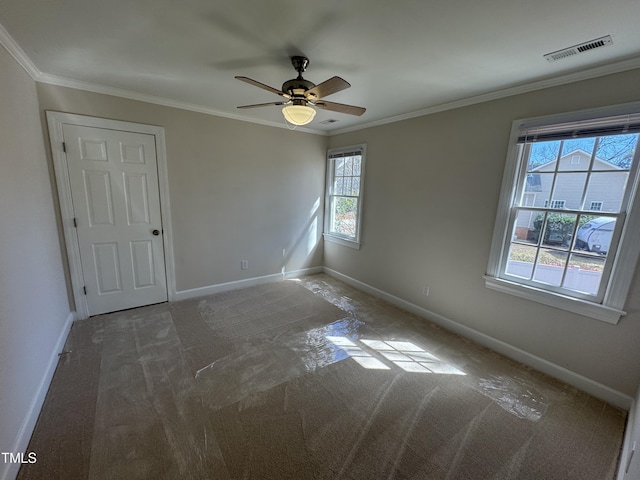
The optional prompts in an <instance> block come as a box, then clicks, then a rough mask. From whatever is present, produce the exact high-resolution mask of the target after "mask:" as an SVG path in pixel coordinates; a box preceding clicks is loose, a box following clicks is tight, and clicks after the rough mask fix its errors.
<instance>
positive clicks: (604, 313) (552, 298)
mask: <svg viewBox="0 0 640 480" xmlns="http://www.w3.org/2000/svg"><path fill="white" fill-rule="evenodd" d="M484 279H485V285H486V287H487V288H490V289H492V290H496V291H498V292H502V293H507V294H509V295H515V296H516V297H520V298H525V299H527V300H531V301H533V302H538V303H542V304H544V305H549V306H551V307H555V308H559V309H561V310H566V311H568V312H572V313H577V314H579V315H584V316H585V317H590V318H594V319H596V320H600V321H603V322H607V323H611V324H613V325H615V324H617V323H618V321H619V320H620V317H622V316H623V315H626V312H624V311H622V310H618V309H615V308H611V307H607V306H605V305H601V304H598V303H592V302H588V301H586V300H580V299H577V298H572V297H567V296H565V295H560V294H557V293H552V292H547V291H545V290H540V289H537V288H534V287H529V286H525V285H521V284H519V283H515V282H509V281H508V280H503V279H500V278H495V277H490V276H487V275H485V276H484Z"/></svg>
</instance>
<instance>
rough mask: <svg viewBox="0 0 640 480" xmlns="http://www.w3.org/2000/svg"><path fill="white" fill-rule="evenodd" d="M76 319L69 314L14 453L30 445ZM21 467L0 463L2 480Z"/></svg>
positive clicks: (21, 428) (22, 426)
mask: <svg viewBox="0 0 640 480" xmlns="http://www.w3.org/2000/svg"><path fill="white" fill-rule="evenodd" d="M74 319H75V312H71V313H69V316H68V317H67V319H66V321H65V323H64V326H63V327H62V330H61V331H60V335H59V336H58V340H57V341H56V344H55V346H54V348H53V351H52V353H51V356H50V358H49V363H48V365H47V369H46V370H45V372H44V375H43V376H42V380H40V385H38V390H37V393H36V395H35V396H34V397H33V399H32V400H31V404H30V405H29V408H28V409H27V413H26V415H25V417H24V419H23V420H22V425H21V426H20V430H19V431H18V435H16V440H15V442H14V444H13V449H12V450H11V452H13V453H19V452H22V453H26V451H27V448H28V447H29V441H30V440H31V435H32V434H33V430H34V428H35V426H36V422H37V421H38V416H39V415H40V410H42V405H43V403H44V399H45V397H46V396H47V392H48V391H49V385H50V384H51V379H52V378H53V374H54V373H55V371H56V367H57V366H58V354H59V353H60V352H61V351H62V349H63V348H64V344H65V343H66V341H67V337H68V336H69V331H70V330H71V325H72V324H73V320H74ZM19 469H20V464H19V463H4V462H2V463H0V480H11V479H14V478H16V476H17V475H18V470H19ZM2 470H4V471H2Z"/></svg>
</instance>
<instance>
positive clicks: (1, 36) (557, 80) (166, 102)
mask: <svg viewBox="0 0 640 480" xmlns="http://www.w3.org/2000/svg"><path fill="white" fill-rule="evenodd" d="M0 44H2V45H3V46H4V47H5V48H6V49H7V51H8V52H9V53H10V54H11V55H12V56H13V58H15V59H16V61H17V62H18V63H19V64H20V65H21V66H22V68H24V70H25V71H26V72H27V73H28V74H29V75H30V76H31V78H33V79H34V80H35V81H37V82H41V83H46V84H50V85H56V86H61V87H68V88H74V89H77V90H84V91H88V92H94V93H101V94H104V95H112V96H115V97H122V98H128V99H130V100H137V101H140V102H146V103H152V104H156V105H162V106H165V107H172V108H179V109H182V110H189V111H192V112H197V113H203V114H205V115H213V116H217V117H223V118H229V119H233V120H238V121H241V122H249V123H256V124H259V125H267V126H270V127H276V128H284V129H287V130H292V129H291V128H289V127H288V126H287V125H286V124H284V123H279V122H273V121H269V120H260V119H252V118H246V117H243V116H240V115H236V114H233V113H228V112H223V111H221V110H217V109H215V108H211V107H205V106H202V105H197V104H194V103H189V102H183V101H180V100H173V99H170V98H166V97H159V96H155V95H148V94H145V93H140V92H134V91H131V90H124V89H120V88H114V87H109V86H106V85H100V84H96V83H91V82H85V81H82V80H74V79H71V78H66V77H60V76H57V75H50V74H48V73H43V72H41V71H40V70H39V69H38V68H37V67H36V66H35V64H34V63H33V62H32V61H31V59H30V58H29V57H28V56H27V54H26V53H25V52H24V50H22V48H20V46H19V45H18V44H17V43H16V42H15V40H13V38H12V37H11V35H9V32H7V30H6V29H5V28H4V27H3V26H2V24H0ZM636 68H640V57H638V58H632V59H627V60H623V61H620V62H615V63H611V64H608V65H601V66H599V67H595V68H591V69H588V70H583V71H580V72H574V73H570V74H567V75H561V76H559V77H554V78H548V79H545V80H539V81H536V82H530V83H526V84H523V85H518V86H515V87H509V88H504V89H500V90H496V91H493V92H489V93H484V94H481V95H475V96H472V97H468V98H463V99H461V100H455V101H453V102H447V103H442V104H440V105H434V106H432V107H427V108H423V109H421V110H416V111H414V112H409V113H404V114H401V115H394V116H391V117H387V118H382V119H380V120H374V121H372V122H367V123H363V124H360V125H354V126H352V127H345V128H342V129H337V130H329V131H323V130H316V129H313V128H308V127H296V128H295V130H296V131H298V132H304V133H311V134H314V135H322V136H329V137H330V136H334V135H341V134H343V133H350V132H355V131H358V130H364V129H365V128H371V127H377V126H380V125H386V124H388V123H395V122H401V121H403V120H409V119H411V118H416V117H423V116H425V115H431V114H434V113H439V112H444V111H446V110H453V109H455V108H461V107H467V106H470V105H475V104H477V103H483V102H488V101H491V100H498V99H501V98H505V97H511V96H513V95H519V94H523V93H529V92H533V91H536V90H542V89H545V88H551V87H556V86H560V85H566V84H568V83H574V82H579V81H582V80H589V79H592V78H597V77H602V76H605V75H611V74H614V73H620V72H625V71H627V70H633V69H636Z"/></svg>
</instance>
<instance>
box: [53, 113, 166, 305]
mask: <svg viewBox="0 0 640 480" xmlns="http://www.w3.org/2000/svg"><path fill="white" fill-rule="evenodd" d="M63 134H64V140H65V144H66V145H67V164H68V168H69V182H70V185H71V197H72V200H73V208H74V212H75V215H76V223H77V229H76V232H77V236H78V243H79V247H80V259H81V262H82V273H83V276H84V281H85V284H86V290H87V303H88V307H89V315H97V314H99V313H106V312H111V311H117V310H122V309H125V308H132V307H137V306H142V305H149V304H152V303H159V302H163V301H166V300H167V287H166V277H165V265H164V245H163V238H162V235H154V234H153V231H154V230H158V231H159V232H161V231H162V224H161V216H160V194H159V188H158V172H157V165H156V151H155V137H154V136H153V135H148V134H141V133H132V132H125V131H120V130H111V129H105V128H95V127H82V126H77V125H63Z"/></svg>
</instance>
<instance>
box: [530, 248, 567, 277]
mask: <svg viewBox="0 0 640 480" xmlns="http://www.w3.org/2000/svg"><path fill="white" fill-rule="evenodd" d="M567 257H568V254H567V253H565V252H559V251H557V250H547V249H544V248H541V249H540V253H538V261H537V262H536V268H535V272H534V274H533V279H534V280H536V281H538V282H543V283H547V284H549V285H554V286H560V283H561V282H562V274H563V272H564V267H565V265H566V263H567Z"/></svg>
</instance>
